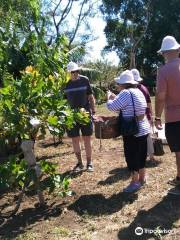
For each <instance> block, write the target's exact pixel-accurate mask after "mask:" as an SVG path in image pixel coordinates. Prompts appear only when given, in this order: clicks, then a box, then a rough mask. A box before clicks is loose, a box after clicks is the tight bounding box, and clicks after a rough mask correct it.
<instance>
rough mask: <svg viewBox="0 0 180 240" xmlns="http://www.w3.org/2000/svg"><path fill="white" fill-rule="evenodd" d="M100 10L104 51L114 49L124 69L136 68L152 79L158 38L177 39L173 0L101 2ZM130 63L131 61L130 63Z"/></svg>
mask: <svg viewBox="0 0 180 240" xmlns="http://www.w3.org/2000/svg"><path fill="white" fill-rule="evenodd" d="M102 2H103V4H102V6H101V11H102V12H103V14H104V18H105V20H106V23H107V24H106V27H105V34H106V37H107V41H108V44H107V46H106V50H107V51H110V50H115V51H116V52H117V54H118V56H119V57H120V59H121V62H122V64H123V66H124V67H125V68H129V67H131V66H132V64H130V62H132V60H133V59H132V58H131V56H132V55H133V54H135V58H136V64H135V65H136V67H137V68H138V69H140V71H141V73H142V74H143V75H145V76H146V77H147V78H152V77H153V75H154V74H155V70H156V68H157V65H159V63H160V62H161V58H160V57H159V56H157V50H158V49H159V48H160V45H161V41H162V38H163V37H164V36H166V35H174V36H175V37H176V38H177V39H178V38H179V39H180V33H179V30H178V29H179V22H180V15H179V8H180V2H179V1H177V0H172V1H163V0H154V1H148V0H143V1H142V0H128V1H125V0H120V1H119V0H118V1H117V0H112V1H110V0H103V1H102ZM130 60H131V61H130Z"/></svg>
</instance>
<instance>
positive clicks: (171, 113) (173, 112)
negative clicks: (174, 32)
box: [155, 36, 180, 194]
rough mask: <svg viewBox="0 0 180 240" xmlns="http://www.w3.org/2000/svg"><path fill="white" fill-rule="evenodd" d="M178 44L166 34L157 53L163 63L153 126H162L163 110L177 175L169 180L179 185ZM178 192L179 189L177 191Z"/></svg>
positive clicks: (179, 46)
mask: <svg viewBox="0 0 180 240" xmlns="http://www.w3.org/2000/svg"><path fill="white" fill-rule="evenodd" d="M179 50H180V44H179V43H178V42H177V41H176V39H175V38H174V37H172V36H166V37H165V38H164V39H163V41H162V45H161V49H160V50H159V51H158V53H161V54H162V56H163V57H164V60H165V64H164V65H163V66H162V67H160V69H159V70H158V74H157V90H156V98H155V116H156V117H155V126H156V128H157V129H161V128H162V123H161V115H162V112H163V110H164V112H165V135H166V138H167V142H168V144H169V147H170V150H171V152H175V156H176V166H177V175H176V177H175V178H174V179H172V180H170V181H169V184H171V185H175V186H177V185H180V140H179V138H180V58H179V52H180V51H179ZM179 194H180V191H179Z"/></svg>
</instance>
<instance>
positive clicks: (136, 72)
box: [131, 68, 143, 82]
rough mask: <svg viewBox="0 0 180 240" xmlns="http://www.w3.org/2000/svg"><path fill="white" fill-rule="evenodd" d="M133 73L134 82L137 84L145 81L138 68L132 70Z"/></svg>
mask: <svg viewBox="0 0 180 240" xmlns="http://www.w3.org/2000/svg"><path fill="white" fill-rule="evenodd" d="M131 72H132V74H133V77H134V80H135V81H136V82H141V81H142V80H143V79H142V78H141V76H140V73H139V71H138V70H137V69H136V68H133V69H131Z"/></svg>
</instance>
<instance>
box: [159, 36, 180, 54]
mask: <svg viewBox="0 0 180 240" xmlns="http://www.w3.org/2000/svg"><path fill="white" fill-rule="evenodd" d="M179 48H180V44H179V43H178V42H177V41H176V39H175V38H174V37H172V36H166V37H164V38H163V40H162V44H161V49H159V51H157V52H158V53H162V52H165V51H170V50H178V49H179Z"/></svg>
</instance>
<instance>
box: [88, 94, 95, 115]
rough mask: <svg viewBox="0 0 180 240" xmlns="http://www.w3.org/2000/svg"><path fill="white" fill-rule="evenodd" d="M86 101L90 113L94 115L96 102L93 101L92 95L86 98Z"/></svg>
mask: <svg viewBox="0 0 180 240" xmlns="http://www.w3.org/2000/svg"><path fill="white" fill-rule="evenodd" d="M88 100H89V104H90V108H91V111H92V113H93V114H95V112H96V106H95V105H96V100H95V98H94V96H93V94H90V95H89V96H88Z"/></svg>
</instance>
